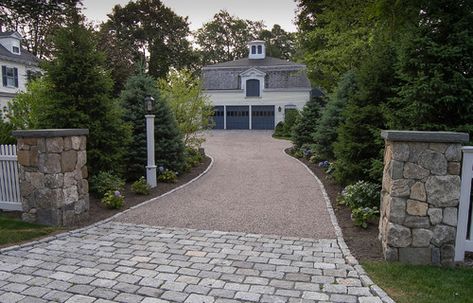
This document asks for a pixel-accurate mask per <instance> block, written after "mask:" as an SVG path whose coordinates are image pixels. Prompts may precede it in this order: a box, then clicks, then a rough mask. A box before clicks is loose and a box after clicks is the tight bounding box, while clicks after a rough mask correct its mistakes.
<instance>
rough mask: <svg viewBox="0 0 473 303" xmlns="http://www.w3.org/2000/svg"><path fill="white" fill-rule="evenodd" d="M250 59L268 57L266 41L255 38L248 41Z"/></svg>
mask: <svg viewBox="0 0 473 303" xmlns="http://www.w3.org/2000/svg"><path fill="white" fill-rule="evenodd" d="M248 50H249V55H248V58H249V59H264V58H265V57H266V46H265V44H264V41H261V40H253V41H250V42H248Z"/></svg>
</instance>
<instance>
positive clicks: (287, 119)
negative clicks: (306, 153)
mask: <svg viewBox="0 0 473 303" xmlns="http://www.w3.org/2000/svg"><path fill="white" fill-rule="evenodd" d="M300 116H301V114H300V113H299V111H298V110H297V109H295V108H294V109H286V112H285V115H284V126H283V134H284V136H287V137H292V133H293V131H294V126H295V125H296V123H297V120H298V119H299V118H300Z"/></svg>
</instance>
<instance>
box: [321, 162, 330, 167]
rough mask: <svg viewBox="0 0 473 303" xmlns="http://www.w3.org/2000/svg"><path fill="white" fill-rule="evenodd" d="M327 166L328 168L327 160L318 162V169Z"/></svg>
mask: <svg viewBox="0 0 473 303" xmlns="http://www.w3.org/2000/svg"><path fill="white" fill-rule="evenodd" d="M329 166H330V162H328V161H327V160H326V161H322V162H319V167H320V168H328V167H329Z"/></svg>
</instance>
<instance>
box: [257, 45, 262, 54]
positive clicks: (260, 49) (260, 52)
mask: <svg viewBox="0 0 473 303" xmlns="http://www.w3.org/2000/svg"><path fill="white" fill-rule="evenodd" d="M262 53H263V47H262V46H261V45H258V54H262Z"/></svg>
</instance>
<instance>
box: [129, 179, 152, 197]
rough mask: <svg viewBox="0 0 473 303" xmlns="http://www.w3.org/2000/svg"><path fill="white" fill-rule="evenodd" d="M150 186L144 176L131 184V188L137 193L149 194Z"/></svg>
mask: <svg viewBox="0 0 473 303" xmlns="http://www.w3.org/2000/svg"><path fill="white" fill-rule="evenodd" d="M150 189H151V188H150V187H149V184H148V182H146V179H145V177H141V178H139V179H138V180H137V181H135V182H133V184H132V185H131V190H132V191H133V192H134V193H136V194H138V195H149V191H150Z"/></svg>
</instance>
